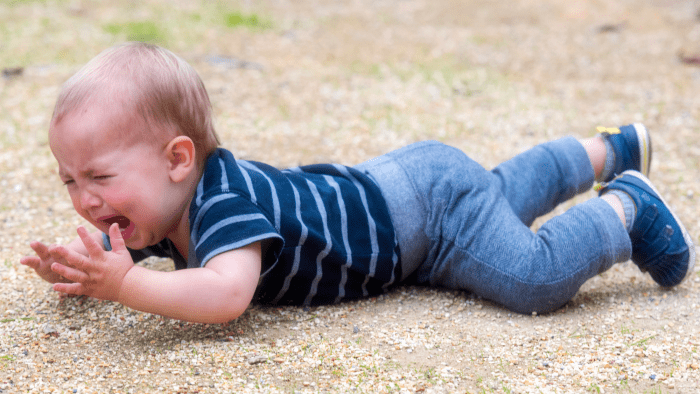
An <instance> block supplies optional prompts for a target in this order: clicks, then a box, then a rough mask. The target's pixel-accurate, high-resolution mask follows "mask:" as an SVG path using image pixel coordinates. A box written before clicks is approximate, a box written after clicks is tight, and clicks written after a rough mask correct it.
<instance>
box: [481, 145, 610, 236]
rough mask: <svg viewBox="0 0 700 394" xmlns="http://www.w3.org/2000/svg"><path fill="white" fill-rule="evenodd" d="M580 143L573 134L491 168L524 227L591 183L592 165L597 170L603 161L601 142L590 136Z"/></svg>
mask: <svg viewBox="0 0 700 394" xmlns="http://www.w3.org/2000/svg"><path fill="white" fill-rule="evenodd" d="M584 142H585V145H584ZM584 142H581V141H577V140H576V139H574V138H573V137H568V138H563V139H560V140H556V141H551V142H547V143H544V144H541V145H538V146H536V147H534V148H532V149H530V150H528V151H526V152H523V153H521V154H519V155H517V156H515V157H514V158H512V159H510V160H508V161H506V162H504V163H502V164H500V165H499V166H498V167H496V168H494V169H493V170H492V171H491V173H492V174H493V175H494V179H495V181H496V182H497V183H498V185H499V187H500V190H501V192H502V193H503V195H504V196H505V198H506V199H507V200H508V202H509V204H510V206H511V208H512V209H513V212H515V214H516V215H517V217H518V218H520V220H521V221H522V222H523V223H524V224H525V225H526V226H530V225H532V222H533V221H534V220H535V219H537V218H538V217H540V216H542V215H545V214H547V213H549V212H551V211H552V210H553V209H554V208H555V207H556V206H557V205H559V204H561V203H562V202H564V201H566V200H568V199H570V198H572V197H573V196H575V195H577V194H579V193H582V192H585V191H587V190H589V189H590V188H591V186H593V180H594V177H595V176H596V175H597V172H596V171H595V170H596V169H597V168H596V167H600V169H598V171H600V170H601V169H602V164H603V163H604V161H605V145H604V144H603V143H602V140H600V139H599V138H598V141H597V142H599V143H600V144H596V140H594V139H591V140H585V141H584ZM601 146H602V152H603V153H602V155H601V154H600V148H601ZM601 157H602V159H601Z"/></svg>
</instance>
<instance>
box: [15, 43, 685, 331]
mask: <svg viewBox="0 0 700 394" xmlns="http://www.w3.org/2000/svg"><path fill="white" fill-rule="evenodd" d="M49 144H50V147H51V151H52V153H53V155H54V156H55V158H56V161H57V162H58V168H59V175H60V178H61V180H62V181H63V182H64V183H65V185H66V188H67V190H68V193H69V195H70V197H71V200H72V202H73V206H74V207H75V210H76V211H77V212H78V213H79V214H80V215H81V216H82V217H83V218H84V219H85V220H87V221H88V222H90V223H91V224H92V225H94V226H95V227H96V228H97V229H98V231H96V232H94V233H88V232H87V230H86V229H85V228H84V227H82V226H81V227H78V238H76V239H75V240H74V241H72V242H71V243H69V244H68V245H51V246H46V245H44V244H42V243H41V242H33V243H32V244H31V247H32V249H33V250H34V251H35V252H36V256H27V257H24V258H23V259H22V261H21V262H22V264H25V265H27V266H29V267H31V268H33V269H34V270H35V271H36V272H37V274H39V275H40V276H41V277H42V278H44V279H46V280H47V281H49V282H52V283H54V285H53V288H54V289H55V290H56V291H59V292H61V293H65V294H76V295H87V296H90V297H95V298H99V299H106V300H113V301H117V302H120V303H122V304H124V305H126V306H128V307H130V308H133V309H137V310H141V311H145V312H150V313H155V314H160V315H164V316H168V317H171V318H176V319H181V320H188V321H193V322H203V323H217V322H227V321H230V320H232V319H235V318H236V317H238V316H239V315H240V314H241V313H243V312H244V311H245V309H246V307H247V306H248V305H249V304H250V303H251V302H252V301H253V300H255V301H257V302H260V303H269V304H284V305H318V304H329V303H336V302H339V301H342V300H348V299H357V298H360V297H368V296H375V295H378V294H381V293H383V292H385V291H386V290H387V289H389V288H391V287H392V286H394V285H397V284H402V283H414V284H427V285H431V286H441V287H446V288H451V289H463V290H467V291H470V292H473V293H475V294H477V295H479V296H482V297H484V298H487V299H490V300H493V301H495V302H497V303H500V304H502V305H504V306H505V307H506V308H509V309H511V310H513V311H516V312H520V313H531V312H538V313H543V312H548V311H552V310H555V309H557V308H558V307H560V306H562V305H563V304H565V303H566V302H567V301H568V300H569V299H571V298H572V297H573V296H574V294H575V293H576V292H577V291H578V289H579V288H580V286H581V285H582V284H583V283H584V282H585V281H586V280H588V279H589V278H591V277H593V276H595V275H597V274H598V273H600V272H603V271H605V270H607V269H608V268H610V267H611V266H612V265H613V264H615V263H617V262H623V261H627V260H629V259H630V258H631V259H632V260H633V261H634V262H635V263H636V264H637V265H638V266H639V268H640V269H642V270H644V271H648V272H649V273H650V274H651V276H652V278H653V279H654V280H655V281H656V282H657V283H658V284H659V285H661V286H664V287H671V286H676V285H678V284H680V283H681V282H682V281H683V279H685V278H686V277H687V276H689V275H690V274H691V273H692V272H693V265H694V261H695V251H694V246H693V242H692V240H691V237H690V236H689V235H688V233H687V232H686V230H685V228H684V227H683V225H682V224H681V222H680V220H679V219H678V218H677V217H676V216H675V215H674V213H673V212H672V211H671V209H670V207H669V206H668V204H666V203H665V202H664V200H663V199H662V198H661V196H660V195H659V193H658V191H657V190H656V189H655V188H654V187H653V186H652V184H651V183H650V182H649V180H648V179H647V178H646V175H647V174H648V172H649V167H650V161H651V153H652V150H651V148H652V147H651V140H650V137H649V134H648V133H647V131H646V129H645V128H644V126H642V125H641V124H633V125H628V126H623V127H620V128H601V129H600V133H599V134H598V135H596V136H595V137H593V138H589V139H584V140H577V139H575V138H573V137H568V138H563V139H560V140H556V141H552V142H547V143H545V144H542V145H539V146H536V147H534V148H532V149H530V150H528V151H526V152H524V153H522V154H520V155H518V156H516V157H514V158H513V159H511V160H509V161H507V162H505V163H503V164H501V165H499V166H498V167H496V168H495V169H493V170H492V171H487V170H485V169H484V168H483V167H481V166H480V165H479V164H477V163H476V162H474V161H473V160H471V159H469V158H468V157H467V156H466V155H465V154H464V153H462V152H461V151H459V150H457V149H455V148H452V147H449V146H446V145H444V144H441V143H438V142H434V141H426V142H419V143H415V144H412V145H409V146H406V147H404V148H402V149H399V150H397V151H394V152H391V153H388V154H386V155H383V156H380V157H378V158H376V159H373V160H370V161H368V162H365V163H362V164H360V165H357V166H354V167H346V166H341V165H336V164H317V165H309V166H302V167H297V168H290V169H285V170H278V169H275V168H273V167H270V166H268V165H265V164H262V163H258V162H252V161H244V160H238V159H236V158H235V157H234V156H233V155H232V154H231V152H229V151H227V150H225V149H221V148H218V144H219V142H218V138H217V136H216V133H215V131H214V128H213V126H212V120H211V104H210V102H209V97H208V95H207V92H206V90H205V88H204V85H203V83H202V81H201V80H200V78H199V76H198V75H197V73H196V72H195V71H194V70H193V69H192V67H191V66H189V65H188V64H187V63H186V62H184V61H183V60H182V59H180V58H179V57H177V56H176V55H174V54H173V53H171V52H169V51H167V50H165V49H163V48H159V47H157V46H153V45H148V44H143V43H127V44H122V45H119V46H116V47H113V48H110V49H108V50H106V51H105V52H103V53H101V54H100V55H98V56H97V57H96V58H94V59H93V60H92V61H90V62H89V63H88V64H87V65H86V66H85V67H83V68H82V69H81V70H80V71H78V73H77V74H76V75H74V76H73V77H71V78H70V79H69V80H68V81H67V82H66V84H65V85H64V86H63V88H62V90H61V93H60V94H59V97H58V100H57V103H56V107H55V110H54V114H53V117H52V120H51V123H50V128H49ZM594 181H598V182H601V189H600V191H599V193H600V197H599V198H593V199H590V200H588V201H586V202H583V203H581V204H578V205H576V206H574V207H572V208H571V209H569V210H567V211H566V212H565V213H563V214H561V215H559V216H556V217H554V218H552V219H551V220H549V221H547V222H546V223H544V224H543V225H542V226H541V227H540V228H539V230H538V231H537V232H536V233H535V232H533V231H532V230H531V229H530V228H529V227H530V225H531V224H532V222H533V221H534V220H535V219H536V218H537V217H539V216H542V215H544V214H546V213H548V212H550V211H551V210H552V209H554V207H556V206H557V205H558V204H560V203H562V202H564V201H566V200H567V199H570V198H571V197H573V196H574V195H576V194H578V193H581V192H584V191H586V190H589V189H590V188H591V187H592V186H593V183H594ZM148 256H161V257H168V258H171V259H172V260H173V261H174V264H175V267H176V268H177V269H176V270H175V271H172V272H161V271H154V270H149V269H147V268H144V267H142V266H139V265H135V264H134V263H135V262H138V261H139V260H142V259H144V258H146V257H148Z"/></svg>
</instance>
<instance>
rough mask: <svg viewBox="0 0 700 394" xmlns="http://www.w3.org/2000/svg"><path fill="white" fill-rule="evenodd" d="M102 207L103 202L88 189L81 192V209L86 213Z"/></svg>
mask: <svg viewBox="0 0 700 394" xmlns="http://www.w3.org/2000/svg"><path fill="white" fill-rule="evenodd" d="M100 205H102V200H101V199H100V198H99V197H98V196H97V195H96V194H94V193H92V192H91V191H90V190H88V189H87V188H83V189H82V190H80V207H81V208H83V209H84V210H86V211H89V210H90V209H91V208H98V207H99V206H100Z"/></svg>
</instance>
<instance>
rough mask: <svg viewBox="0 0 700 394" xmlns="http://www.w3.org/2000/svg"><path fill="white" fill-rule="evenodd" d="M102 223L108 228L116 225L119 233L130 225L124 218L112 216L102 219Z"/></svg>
mask: <svg viewBox="0 0 700 394" xmlns="http://www.w3.org/2000/svg"><path fill="white" fill-rule="evenodd" d="M102 221H103V222H105V223H107V225H108V226H110V227H111V226H112V224H114V223H117V224H118V225H119V231H124V230H126V228H127V227H129V224H131V221H130V220H129V219H127V218H126V217H125V216H119V215H117V216H112V217H109V218H105V219H102Z"/></svg>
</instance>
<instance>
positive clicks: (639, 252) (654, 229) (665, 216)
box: [600, 170, 695, 287]
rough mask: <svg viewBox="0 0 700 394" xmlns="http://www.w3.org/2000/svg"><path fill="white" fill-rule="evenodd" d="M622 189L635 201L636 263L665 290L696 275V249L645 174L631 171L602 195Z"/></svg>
mask: <svg viewBox="0 0 700 394" xmlns="http://www.w3.org/2000/svg"><path fill="white" fill-rule="evenodd" d="M610 190H620V191H623V192H625V193H627V194H628V195H629V196H630V197H631V198H632V201H633V202H634V204H635V206H636V209H637V212H636V215H635V218H634V221H633V222H632V229H631V230H630V239H631V240H632V261H633V262H634V263H635V264H637V266H639V268H640V269H641V270H642V271H646V272H649V274H650V275H651V277H652V278H653V279H654V280H655V281H656V283H658V284H659V285H660V286H663V287H673V286H676V285H678V284H680V283H681V282H683V280H684V279H685V278H687V277H688V276H690V275H691V274H692V272H693V267H694V265H695V246H694V245H693V241H692V239H691V238H690V235H688V232H687V231H686V230H685V227H683V224H682V223H681V221H680V220H678V218H677V217H676V215H675V214H674V213H673V211H671V208H670V207H669V206H668V204H666V201H664V200H663V199H662V198H661V196H660V195H659V192H658V191H657V190H656V189H655V188H654V186H653V185H652V184H651V182H650V181H649V179H647V177H645V176H644V175H643V174H641V173H639V172H637V171H633V170H628V171H625V172H623V173H622V175H620V176H618V177H617V178H615V179H614V180H613V181H612V182H610V183H608V184H606V185H604V186H603V188H602V189H601V191H600V194H601V195H602V194H604V193H605V192H606V191H610Z"/></svg>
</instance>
